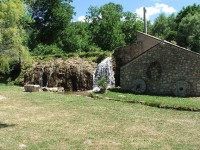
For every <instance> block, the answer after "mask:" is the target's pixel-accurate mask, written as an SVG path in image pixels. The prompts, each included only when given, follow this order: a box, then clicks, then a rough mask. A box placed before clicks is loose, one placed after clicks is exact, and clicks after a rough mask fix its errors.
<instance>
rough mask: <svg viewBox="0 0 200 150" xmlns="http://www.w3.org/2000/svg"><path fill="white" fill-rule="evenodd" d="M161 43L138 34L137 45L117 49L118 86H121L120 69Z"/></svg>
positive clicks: (145, 35)
mask: <svg viewBox="0 0 200 150" xmlns="http://www.w3.org/2000/svg"><path fill="white" fill-rule="evenodd" d="M160 42H161V40H160V39H157V38H155V37H152V36H149V35H147V34H144V33H141V32H138V33H137V41H136V43H134V44H133V45H130V46H124V47H119V48H117V49H115V51H114V53H113V64H114V65H113V66H114V72H115V83H116V86H120V68H121V67H122V66H124V65H125V64H127V63H128V62H130V61H131V60H133V59H134V58H136V57H137V56H139V55H141V54H142V53H144V52H145V51H146V50H148V49H149V48H151V47H153V46H155V45H156V44H158V43H160Z"/></svg>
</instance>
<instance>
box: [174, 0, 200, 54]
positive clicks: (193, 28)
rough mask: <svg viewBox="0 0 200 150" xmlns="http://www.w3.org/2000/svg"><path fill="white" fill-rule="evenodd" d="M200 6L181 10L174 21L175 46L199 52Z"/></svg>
mask: <svg viewBox="0 0 200 150" xmlns="http://www.w3.org/2000/svg"><path fill="white" fill-rule="evenodd" d="M198 14H200V5H196V4H194V5H192V6H187V7H185V8H183V9H182V10H181V11H180V12H179V13H178V14H177V17H176V19H175V22H176V30H177V36H176V41H177V44H178V45H180V46H183V47H186V48H189V49H191V50H193V51H196V52H199V51H200V50H199V32H200V30H199V24H200V22H199V20H198V19H199V15H198Z"/></svg>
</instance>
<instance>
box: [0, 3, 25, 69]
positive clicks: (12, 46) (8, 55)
mask: <svg viewBox="0 0 200 150" xmlns="http://www.w3.org/2000/svg"><path fill="white" fill-rule="evenodd" d="M24 15H25V6H24V5H23V2H22V0H15V1H14V0H2V1H1V2H0V72H5V71H7V72H9V71H10V70H11V69H12V68H11V65H12V64H21V63H23V62H24V61H26V60H27V58H28V56H29V53H28V49H27V47H25V46H24V45H23V36H24V34H25V32H24V30H23V26H22V25H21V18H22V17H23V16H24Z"/></svg>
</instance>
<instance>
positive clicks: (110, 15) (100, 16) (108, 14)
mask: <svg viewBox="0 0 200 150" xmlns="http://www.w3.org/2000/svg"><path fill="white" fill-rule="evenodd" d="M122 13H123V8H122V6H121V5H118V4H114V3H108V4H105V5H103V6H101V7H100V8H98V7H90V8H89V11H88V15H87V16H86V20H87V21H88V23H89V24H90V25H89V31H90V36H91V37H92V42H94V43H95V44H96V45H97V46H99V47H100V48H102V49H103V50H113V49H114V48H116V47H118V46H122V45H124V44H125V41H124V38H125V35H124V34H123V32H122V29H121V25H122V24H121V18H122Z"/></svg>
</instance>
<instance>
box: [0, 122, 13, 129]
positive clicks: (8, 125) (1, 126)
mask: <svg viewBox="0 0 200 150" xmlns="http://www.w3.org/2000/svg"><path fill="white" fill-rule="evenodd" d="M14 126H15V124H5V123H0V129H2V128H8V127H14Z"/></svg>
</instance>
